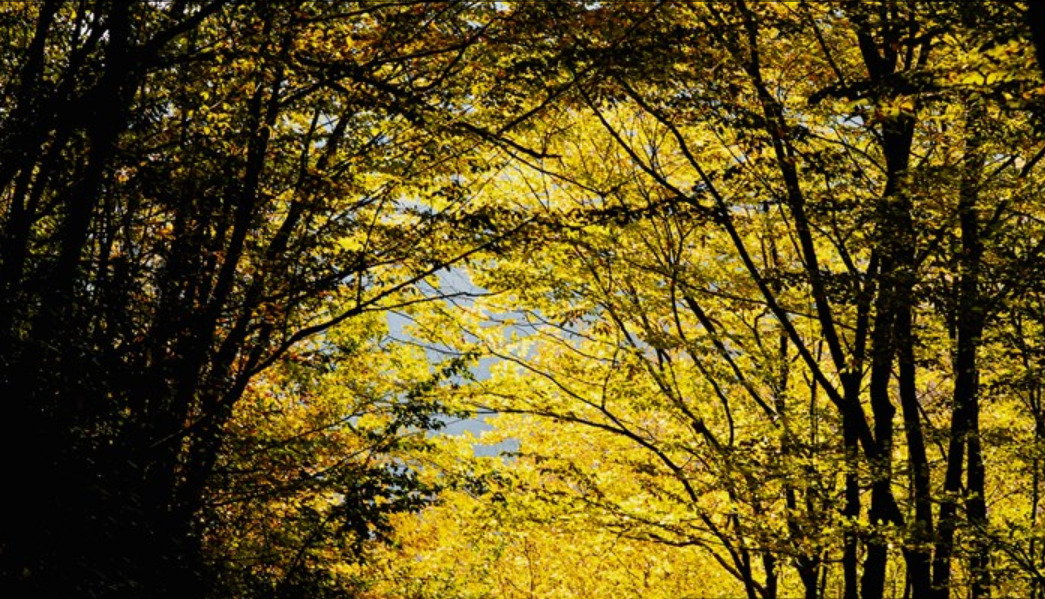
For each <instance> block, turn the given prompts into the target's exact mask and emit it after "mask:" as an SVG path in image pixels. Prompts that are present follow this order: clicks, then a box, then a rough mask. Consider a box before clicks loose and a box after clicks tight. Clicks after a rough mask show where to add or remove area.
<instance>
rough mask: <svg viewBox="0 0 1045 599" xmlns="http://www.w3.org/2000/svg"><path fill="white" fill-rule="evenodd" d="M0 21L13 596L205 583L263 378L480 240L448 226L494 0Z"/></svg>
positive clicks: (130, 8) (0, 255) (1, 289)
mask: <svg viewBox="0 0 1045 599" xmlns="http://www.w3.org/2000/svg"><path fill="white" fill-rule="evenodd" d="M0 10H2V11H3V17H4V18H3V21H2V27H3V28H4V33H5V35H4V39H5V40H6V41H5V44H6V45H7V47H6V48H5V51H4V53H3V56H4V58H3V63H2V74H0V85H2V86H3V88H4V90H5V92H6V93H5V94H4V95H3V98H4V99H3V100H2V102H3V103H4V105H3V108H2V110H0V132H2V133H0V189H2V190H3V191H2V192H0V197H2V200H0V207H2V209H3V221H2V223H0V229H2V230H0V296H2V300H0V339H2V343H0V347H2V348H3V351H2V354H3V360H2V362H0V395H3V396H4V397H6V398H9V401H10V405H9V406H8V407H9V409H8V412H7V416H8V422H10V423H12V425H13V426H12V428H13V429H17V430H18V431H21V433H22V434H21V435H15V434H9V435H5V436H4V438H5V445H4V446H3V453H4V460H5V465H6V466H7V471H8V472H10V473H11V474H10V477H9V483H10V485H11V486H12V488H18V489H19V492H18V493H17V494H15V495H14V498H15V501H14V505H13V506H11V507H10V508H9V510H8V511H7V512H6V513H5V516H4V519H3V536H2V538H3V546H2V553H3V558H2V559H3V565H2V568H0V570H2V577H3V580H4V586H5V588H6V589H8V590H9V591H10V593H11V594H13V595H19V596H20V595H36V594H50V595H56V596H64V595H72V594H93V595H104V596H130V595H140V594H142V593H146V594H149V595H150V596H165V595H171V596H174V595H179V596H184V595H198V594H200V593H201V592H202V590H201V587H200V586H199V584H200V580H199V574H200V572H201V571H202V569H203V568H202V566H201V563H200V562H201V559H202V557H201V545H200V544H201V541H202V539H203V536H204V534H203V533H204V531H203V528H204V526H205V523H201V520H200V515H201V512H202V510H203V508H204V505H205V503H206V498H207V493H208V484H209V481H210V480H211V477H212V476H213V475H214V472H215V468H216V465H217V464H218V463H219V460H221V459H222V458H221V456H222V455H223V453H222V452H223V446H224V444H225V441H226V440H227V439H228V435H229V426H230V422H231V419H232V418H233V415H234V414H235V412H236V406H237V405H238V404H239V403H240V402H241V400H242V398H243V397H244V396H245V393H247V389H248V386H249V385H250V381H251V380H252V379H254V378H255V377H256V376H257V375H258V374H259V373H260V372H262V371H264V370H265V369H266V368H267V367H268V366H270V365H272V364H275V363H276V362H278V361H279V360H280V359H281V358H282V357H283V356H284V355H286V353H287V351H288V350H290V349H291V348H292V347H294V346H295V345H296V344H297V343H298V342H300V341H302V340H306V339H309V338H312V337H314V336H316V335H318V334H320V333H322V332H323V331H325V330H326V329H328V328H329V327H331V326H333V325H336V324H338V323H340V322H344V321H345V320H347V319H350V318H352V317H354V316H357V315H360V314H362V313H364V312H366V311H368V310H374V309H378V308H380V307H381V306H383V305H385V304H394V303H396V302H399V301H411V300H403V298H399V299H397V297H396V296H397V294H399V292H400V291H403V290H405V289H407V288H409V287H410V286H411V285H412V284H413V283H416V282H417V281H420V280H422V279H424V278H425V277H427V276H429V275H430V274H431V273H433V272H435V271H436V270H438V269H440V268H442V267H444V266H446V265H447V264H450V263H452V262H453V261H454V260H456V259H459V258H460V256H461V255H462V254H464V253H467V251H469V248H468V247H467V246H468V244H469V243H472V242H474V244H473V245H472V246H470V247H471V248H472V249H474V247H475V246H476V245H481V244H482V243H484V242H485V241H486V240H483V239H478V240H477V239H476V238H472V239H470V240H467V242H463V243H456V242H455V243H453V244H449V243H446V240H447V237H446V231H447V230H448V229H449V228H450V227H452V220H451V219H448V218H445V215H449V214H455V213H458V212H459V211H460V210H461V205H462V202H463V201H464V199H465V198H464V196H463V195H462V194H449V193H446V192H447V191H448V190H450V191H452V190H453V189H454V188H455V184H454V183H453V180H452V177H453V176H455V175H456V173H457V172H458V170H459V168H458V166H457V165H456V161H457V160H458V159H459V158H460V157H461V155H462V152H463V150H464V149H466V148H468V147H470V146H471V145H474V143H475V141H474V136H475V133H472V132H468V131H465V130H464V129H462V128H460V127H459V126H458V123H459V122H460V121H459V120H457V119H458V117H459V116H461V115H462V114H464V113H466V112H467V111H468V110H469V108H468V105H467V101H466V99H465V92H464V88H462V85H464V83H463V81H464V80H463V79H462V77H463V75H464V74H465V72H466V71H467V70H468V69H469V68H470V67H471V66H472V65H473V62H472V58H473V57H472V56H471V55H468V53H469V52H470V49H471V48H472V47H473V46H474V43H473V42H474V41H475V39H476V36H477V34H478V32H479V31H481V30H482V29H483V27H484V24H488V23H489V21H490V19H489V17H488V13H490V12H491V9H490V7H489V6H487V5H484V4H481V3H476V4H446V3H415V2H403V3H380V4H369V3H355V2H334V3H331V2H321V3H313V2H291V3H279V4H275V5H269V4H264V5H261V4H252V3H242V2H233V1H226V0H214V1H210V2H170V3H144V2H142V3H126V2H78V3H65V2H40V3H18V4H7V5H4V7H3V8H2V9H0ZM475 168H477V169H480V168H482V167H481V165H476V166H475ZM433 198H438V201H435V200H433V201H431V202H430V201H429V200H430V199H433ZM462 248H464V249H462ZM252 393H254V392H252ZM251 397H253V398H256V397H257V396H256V395H252V396H251ZM42 473H46V475H45V476H43V477H42V478H41V474H42ZM386 482H387V483H388V484H395V483H392V482H391V481H385V482H382V481H377V482H374V483H373V484H375V485H378V486H380V485H381V484H385V483H386ZM361 492H364V491H361Z"/></svg>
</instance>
